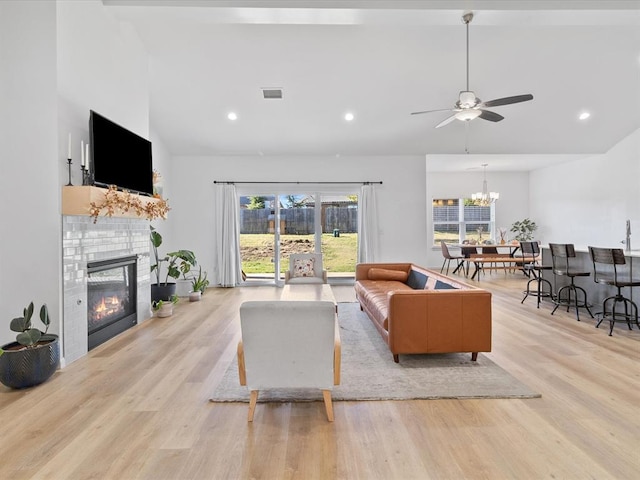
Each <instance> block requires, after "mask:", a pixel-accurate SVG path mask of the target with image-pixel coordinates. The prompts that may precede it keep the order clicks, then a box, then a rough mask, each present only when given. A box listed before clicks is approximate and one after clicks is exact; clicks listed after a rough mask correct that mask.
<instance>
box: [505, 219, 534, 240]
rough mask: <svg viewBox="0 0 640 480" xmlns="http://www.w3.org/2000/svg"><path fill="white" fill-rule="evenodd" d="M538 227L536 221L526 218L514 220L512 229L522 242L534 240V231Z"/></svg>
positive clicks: (517, 238)
mask: <svg viewBox="0 0 640 480" xmlns="http://www.w3.org/2000/svg"><path fill="white" fill-rule="evenodd" d="M537 229H538V226H537V225H536V222H534V221H532V220H530V219H528V218H525V219H524V220H521V221H518V222H514V223H513V225H511V231H512V232H514V233H515V234H516V240H518V241H520V242H527V241H529V240H533V232H535V231H536V230H537Z"/></svg>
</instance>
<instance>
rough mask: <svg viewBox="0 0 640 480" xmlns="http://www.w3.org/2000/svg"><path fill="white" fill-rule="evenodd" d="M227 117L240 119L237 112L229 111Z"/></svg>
mask: <svg viewBox="0 0 640 480" xmlns="http://www.w3.org/2000/svg"><path fill="white" fill-rule="evenodd" d="M227 118H228V119H229V120H237V119H238V115H236V112H229V113H228V114H227Z"/></svg>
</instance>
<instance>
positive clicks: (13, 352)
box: [0, 302, 60, 388]
mask: <svg viewBox="0 0 640 480" xmlns="http://www.w3.org/2000/svg"><path fill="white" fill-rule="evenodd" d="M32 316H33V302H31V303H30V304H29V306H28V307H26V308H25V309H24V310H23V313H22V317H17V318H14V319H13V320H11V324H10V328H11V330H12V331H14V332H18V335H17V336H16V341H15V342H11V343H7V344H6V345H3V346H2V348H1V349H0V382H2V383H3V384H4V385H6V386H7V387H10V388H26V387H32V386H34V385H39V384H40V383H42V382H45V381H46V380H48V379H49V377H51V375H53V374H54V373H55V371H56V370H57V369H58V365H59V364H60V344H59V342H58V336H57V335H53V334H51V333H47V331H48V330H49V324H50V323H51V320H50V318H49V311H48V309H47V305H46V304H45V305H42V307H41V308H40V320H41V322H42V323H43V324H44V326H45V329H44V332H43V331H41V330H39V329H37V328H34V327H33V326H32V324H31V317H32Z"/></svg>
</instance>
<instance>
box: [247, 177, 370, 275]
mask: <svg viewBox="0 0 640 480" xmlns="http://www.w3.org/2000/svg"><path fill="white" fill-rule="evenodd" d="M343 188H344V187H343ZM239 201H240V250H241V256H242V269H243V271H244V273H245V274H246V277H247V282H249V283H276V284H282V283H283V282H284V272H285V271H286V270H288V268H289V257H290V255H291V254H292V253H312V252H316V253H322V254H323V263H324V265H323V266H324V269H326V270H327V271H328V276H329V279H330V280H337V279H340V278H353V276H354V273H355V265H356V255H357V235H358V233H357V211H358V210H357V207H358V201H357V196H356V193H355V192H349V191H347V192H346V193H343V192H340V193H335V194H334V193H331V192H322V191H318V190H314V191H300V190H298V191H294V192H291V190H288V191H287V190H285V191H277V190H275V189H273V188H272V189H270V190H266V189H261V190H257V189H255V190H254V191H252V192H250V194H247V195H243V196H241V197H240V199H239Z"/></svg>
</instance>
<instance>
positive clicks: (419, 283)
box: [406, 269, 429, 290]
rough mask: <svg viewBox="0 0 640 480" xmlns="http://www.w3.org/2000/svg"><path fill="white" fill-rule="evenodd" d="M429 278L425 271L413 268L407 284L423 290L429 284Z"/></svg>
mask: <svg viewBox="0 0 640 480" xmlns="http://www.w3.org/2000/svg"><path fill="white" fill-rule="evenodd" d="M427 278H429V277H427V276H426V275H425V274H424V273H421V272H416V271H415V270H413V269H411V271H410V272H409V278H407V281H406V284H407V285H409V286H410V287H411V288H413V289H414V290H422V289H424V286H425V285H426V284H427Z"/></svg>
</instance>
